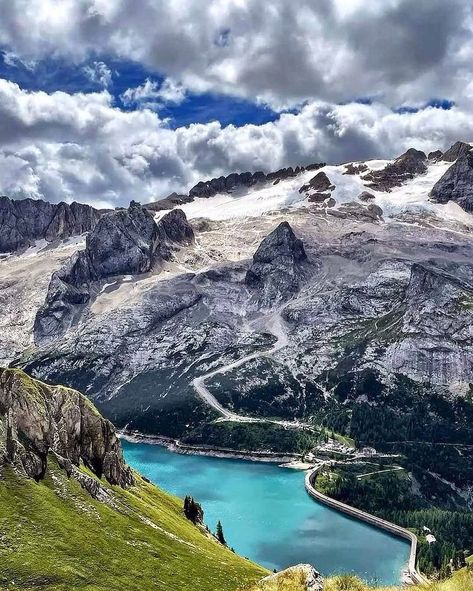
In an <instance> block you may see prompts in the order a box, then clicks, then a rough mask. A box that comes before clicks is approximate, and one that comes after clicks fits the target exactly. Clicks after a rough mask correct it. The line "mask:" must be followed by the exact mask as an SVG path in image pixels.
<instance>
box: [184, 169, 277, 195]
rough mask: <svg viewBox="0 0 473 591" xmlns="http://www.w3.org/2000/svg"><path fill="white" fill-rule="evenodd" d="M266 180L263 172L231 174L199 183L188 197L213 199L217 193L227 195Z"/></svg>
mask: <svg viewBox="0 0 473 591" xmlns="http://www.w3.org/2000/svg"><path fill="white" fill-rule="evenodd" d="M264 180H266V175H265V174H264V172H254V173H251V172H242V173H240V174H238V173H233V174H229V175H228V176H221V177H219V178H213V179H211V180H209V181H200V182H198V183H197V185H195V186H194V187H192V189H191V190H190V191H189V197H192V198H195V197H213V196H214V195H217V193H228V192H230V191H233V190H234V189H236V188H238V187H251V186H253V185H255V184H256V183H260V182H263V181H264Z"/></svg>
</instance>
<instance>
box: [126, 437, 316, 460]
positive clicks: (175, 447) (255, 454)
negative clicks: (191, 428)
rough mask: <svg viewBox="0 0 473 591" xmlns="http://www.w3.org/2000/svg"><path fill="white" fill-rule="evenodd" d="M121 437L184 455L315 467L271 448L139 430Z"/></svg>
mask: <svg viewBox="0 0 473 591" xmlns="http://www.w3.org/2000/svg"><path fill="white" fill-rule="evenodd" d="M119 437H121V438H123V439H126V440H127V441H131V442H132V443H149V444H150V445H160V446H162V447H166V448H167V449H169V450H170V451H173V452H175V453H179V454H182V455H195V456H208V457H212V458H227V459H230V460H246V461H250V462H265V463H268V462H269V463H273V464H279V465H282V467H287V468H294V469H298V470H308V469H309V468H311V467H313V463H307V464H306V463H304V462H301V454H295V453H285V454H282V453H277V452H271V451H269V450H266V451H260V450H252V451H250V450H235V449H231V448H226V447H217V446H211V445H188V444H185V443H181V442H180V441H179V439H174V438H173V437H166V436H164V435H146V434H144V433H140V432H139V431H126V430H122V431H120V432H119Z"/></svg>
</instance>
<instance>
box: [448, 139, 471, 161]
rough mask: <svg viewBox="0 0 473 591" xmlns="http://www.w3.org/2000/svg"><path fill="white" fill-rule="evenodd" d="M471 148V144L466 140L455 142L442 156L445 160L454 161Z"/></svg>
mask: <svg viewBox="0 0 473 591" xmlns="http://www.w3.org/2000/svg"><path fill="white" fill-rule="evenodd" d="M470 150H471V145H470V144H467V143H466V142H455V143H454V144H453V146H451V147H450V148H449V149H448V150H447V151H446V152H445V153H444V154H443V156H442V160H444V161H445V162H455V160H457V159H458V158H460V156H464V155H465V154H468V152H469V151H470Z"/></svg>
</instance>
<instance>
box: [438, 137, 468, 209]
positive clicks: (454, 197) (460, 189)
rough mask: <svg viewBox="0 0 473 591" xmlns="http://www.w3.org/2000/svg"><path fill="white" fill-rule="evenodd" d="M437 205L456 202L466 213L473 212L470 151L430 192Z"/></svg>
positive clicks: (459, 158)
mask: <svg viewBox="0 0 473 591" xmlns="http://www.w3.org/2000/svg"><path fill="white" fill-rule="evenodd" d="M430 196H431V198H432V199H433V200H434V201H436V202H437V203H447V202H448V201H454V202H455V203H458V205H459V206H460V207H462V208H463V209H464V210H466V211H473V151H471V150H470V149H469V150H468V151H465V152H463V154H462V155H460V156H459V157H458V159H457V160H456V161H455V162H454V163H453V164H452V166H450V168H449V169H448V170H447V171H446V172H445V174H444V175H443V176H442V177H441V178H440V179H439V180H438V181H437V183H435V185H434V186H433V188H432V191H431V192H430Z"/></svg>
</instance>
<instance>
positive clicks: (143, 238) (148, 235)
mask: <svg viewBox="0 0 473 591" xmlns="http://www.w3.org/2000/svg"><path fill="white" fill-rule="evenodd" d="M158 244H159V232H158V228H157V226H156V224H155V222H154V218H153V216H152V215H151V214H150V212H149V211H148V210H147V209H145V208H144V207H142V206H141V205H140V204H139V203H137V202H136V201H132V202H131V203H130V207H129V208H128V209H127V210H118V211H114V212H112V213H109V214H106V215H104V216H103V217H102V218H101V219H100V221H99V223H98V224H97V226H96V227H95V229H94V231H93V232H91V233H90V234H89V235H88V236H87V241H86V250H85V252H86V255H87V256H88V258H89V261H90V263H91V271H92V273H93V274H95V275H96V276H97V278H102V277H109V276H113V275H122V274H127V273H145V272H147V271H149V270H150V269H151V267H152V266H153V263H154V260H155V257H156V252H157V247H158Z"/></svg>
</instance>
